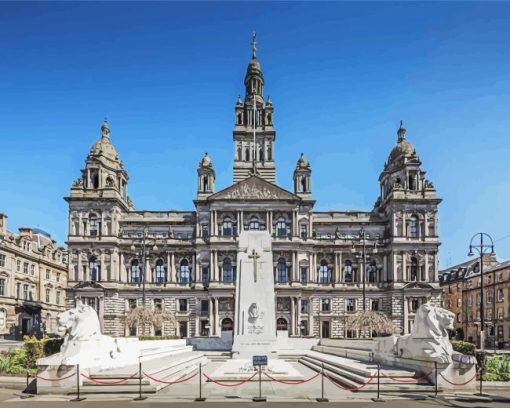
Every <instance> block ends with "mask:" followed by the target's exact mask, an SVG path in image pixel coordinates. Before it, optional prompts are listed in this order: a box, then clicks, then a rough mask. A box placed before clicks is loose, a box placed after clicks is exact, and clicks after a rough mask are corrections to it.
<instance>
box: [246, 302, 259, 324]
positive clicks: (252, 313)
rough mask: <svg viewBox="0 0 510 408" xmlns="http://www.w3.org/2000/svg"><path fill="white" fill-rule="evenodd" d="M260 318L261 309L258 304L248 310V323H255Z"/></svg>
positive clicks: (252, 305) (253, 304)
mask: <svg viewBox="0 0 510 408" xmlns="http://www.w3.org/2000/svg"><path fill="white" fill-rule="evenodd" d="M258 318H259V307H258V306H257V304H256V303H252V304H251V305H250V307H249V309H248V322H250V323H255V322H256V321H257V319H258Z"/></svg>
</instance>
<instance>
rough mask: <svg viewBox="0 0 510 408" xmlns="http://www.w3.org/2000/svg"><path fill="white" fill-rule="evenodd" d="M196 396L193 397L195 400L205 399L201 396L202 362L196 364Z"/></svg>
mask: <svg viewBox="0 0 510 408" xmlns="http://www.w3.org/2000/svg"><path fill="white" fill-rule="evenodd" d="M198 375H199V377H198V398H195V401H197V402H202V401H205V398H203V397H202V363H200V365H199V366H198Z"/></svg>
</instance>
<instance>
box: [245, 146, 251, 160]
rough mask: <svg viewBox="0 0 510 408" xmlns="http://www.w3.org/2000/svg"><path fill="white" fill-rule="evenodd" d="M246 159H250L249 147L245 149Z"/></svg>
mask: <svg viewBox="0 0 510 408" xmlns="http://www.w3.org/2000/svg"><path fill="white" fill-rule="evenodd" d="M244 160H245V161H250V149H248V148H246V150H245V151H244Z"/></svg>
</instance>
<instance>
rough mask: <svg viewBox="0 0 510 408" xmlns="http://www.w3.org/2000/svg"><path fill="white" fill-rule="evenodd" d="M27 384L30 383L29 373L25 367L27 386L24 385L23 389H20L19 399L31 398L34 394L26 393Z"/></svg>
mask: <svg viewBox="0 0 510 408" xmlns="http://www.w3.org/2000/svg"><path fill="white" fill-rule="evenodd" d="M29 385H30V374H29V370H28V368H27V386H26V387H25V390H24V391H22V392H21V394H20V396H19V397H20V398H21V399H26V398H33V397H34V394H29V393H28V386H29ZM36 393H37V389H36Z"/></svg>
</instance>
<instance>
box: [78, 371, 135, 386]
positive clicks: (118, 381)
mask: <svg viewBox="0 0 510 408" xmlns="http://www.w3.org/2000/svg"><path fill="white" fill-rule="evenodd" d="M137 374H138V372H136V373H134V374H131V375H130V376H129V377H126V378H123V379H121V380H116V381H104V380H96V379H94V378H91V377H89V376H88V375H85V374H83V373H80V375H81V376H82V377H83V378H85V379H87V380H89V381H92V382H93V383H96V384H105V385H109V384H111V385H114V384H122V383H123V382H126V381H127V380H130V379H131V378H133V377H134V376H135V375H137Z"/></svg>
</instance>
